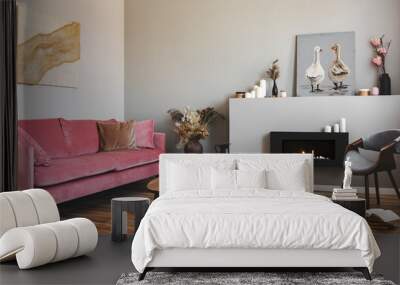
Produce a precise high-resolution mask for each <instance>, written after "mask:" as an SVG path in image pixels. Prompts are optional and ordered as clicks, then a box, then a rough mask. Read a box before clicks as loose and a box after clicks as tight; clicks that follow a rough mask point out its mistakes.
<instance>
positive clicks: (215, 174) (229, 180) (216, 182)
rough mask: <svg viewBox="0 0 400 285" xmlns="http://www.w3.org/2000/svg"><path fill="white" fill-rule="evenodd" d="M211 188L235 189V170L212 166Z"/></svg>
mask: <svg viewBox="0 0 400 285" xmlns="http://www.w3.org/2000/svg"><path fill="white" fill-rule="evenodd" d="M211 173H212V188H213V189H214V190H218V189H230V190H236V188H237V187H236V185H237V183H236V170H232V169H216V168H214V167H213V168H212V171H211Z"/></svg>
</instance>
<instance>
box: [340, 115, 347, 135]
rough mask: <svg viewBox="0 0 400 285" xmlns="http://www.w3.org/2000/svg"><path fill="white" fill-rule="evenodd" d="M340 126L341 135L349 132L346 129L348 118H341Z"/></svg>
mask: <svg viewBox="0 0 400 285" xmlns="http://www.w3.org/2000/svg"><path fill="white" fill-rule="evenodd" d="M339 124H340V132H341V133H345V132H347V129H346V118H341V119H340V122H339Z"/></svg>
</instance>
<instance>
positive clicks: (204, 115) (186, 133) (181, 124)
mask: <svg viewBox="0 0 400 285" xmlns="http://www.w3.org/2000/svg"><path fill="white" fill-rule="evenodd" d="M168 114H169V115H170V116H171V119H172V121H173V123H174V131H175V133H177V134H178V137H179V143H178V145H177V147H178V148H183V147H184V146H185V145H186V144H187V143H188V142H189V141H198V140H200V139H205V138H206V137H208V136H209V131H208V127H209V125H210V124H212V123H214V122H215V121H217V120H218V119H225V118H224V116H223V115H222V114H220V113H218V112H217V111H215V109H214V108H211V107H208V108H205V109H202V110H192V109H190V107H186V108H185V109H184V110H183V111H181V110H178V109H170V110H168Z"/></svg>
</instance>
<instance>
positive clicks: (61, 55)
mask: <svg viewBox="0 0 400 285" xmlns="http://www.w3.org/2000/svg"><path fill="white" fill-rule="evenodd" d="M27 8H28V7H26V6H23V5H22V6H21V5H19V6H18V46H17V83H18V84H26V85H44V86H57V87H67V88H77V87H78V85H79V60H80V23H79V22H77V21H70V22H66V21H63V20H60V19H53V18H51V17H46V16H45V15H44V14H43V13H39V12H38V11H36V12H35V11H32V10H30V11H27V10H28V9H27ZM28 13H29V14H28ZM28 23H29V24H28Z"/></svg>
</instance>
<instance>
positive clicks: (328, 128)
mask: <svg viewBox="0 0 400 285" xmlns="http://www.w3.org/2000/svg"><path fill="white" fill-rule="evenodd" d="M324 131H325V133H331V132H332V127H331V126H329V125H326V126H325V128H324Z"/></svg>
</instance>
